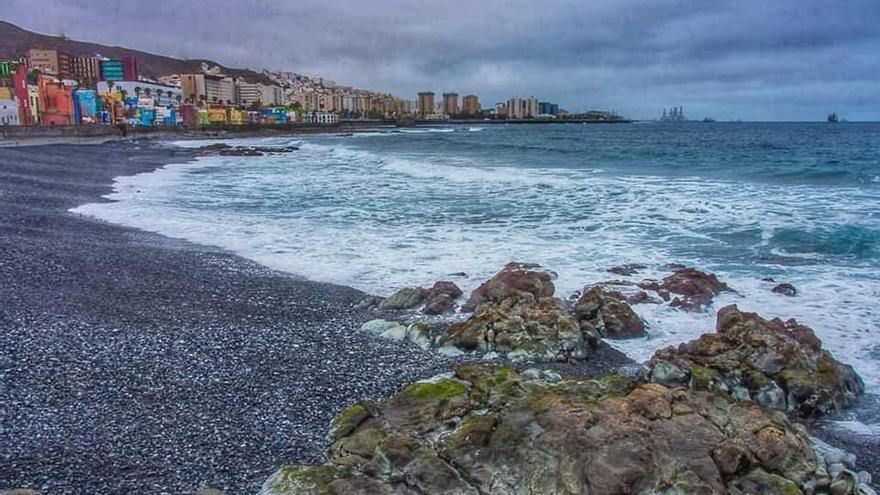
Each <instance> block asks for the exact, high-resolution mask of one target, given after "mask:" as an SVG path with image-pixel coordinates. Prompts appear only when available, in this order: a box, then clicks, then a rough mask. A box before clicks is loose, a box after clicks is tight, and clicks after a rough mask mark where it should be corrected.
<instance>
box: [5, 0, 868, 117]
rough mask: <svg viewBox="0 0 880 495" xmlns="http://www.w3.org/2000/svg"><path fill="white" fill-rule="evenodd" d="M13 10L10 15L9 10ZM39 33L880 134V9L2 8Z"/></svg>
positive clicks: (416, 3)
mask: <svg viewBox="0 0 880 495" xmlns="http://www.w3.org/2000/svg"><path fill="white" fill-rule="evenodd" d="M10 2H11V5H10ZM4 3H5V7H4V9H3V10H2V12H0V16H2V18H3V19H4V20H7V21H10V22H13V23H16V24H19V25H21V26H22V27H25V28H27V29H31V30H35V31H39V32H43V33H47V34H62V33H63V34H66V35H67V36H70V37H72V38H75V39H82V40H88V41H96V42H100V43H105V44H116V45H122V46H128V47H131V48H138V49H142V50H146V51H152V52H156V53H161V54H166V55H172V56H178V57H190V58H211V59H215V60H217V61H219V62H221V63H224V64H226V65H233V66H245V67H249V68H252V69H258V68H264V67H265V68H273V69H283V70H293V71H296V72H300V73H304V74H309V75H320V76H324V77H326V78H329V79H333V80H335V81H338V82H341V83H347V84H353V85H356V86H358V87H364V88H369V89H376V90H382V91H390V92H392V93H394V94H397V95H400V96H404V97H407V98H410V99H414V98H415V94H416V92H417V91H419V90H426V89H430V90H433V91H435V92H437V93H440V92H443V91H456V92H458V93H460V94H465V93H475V94H477V95H479V96H480V99H481V101H482V102H483V104H484V105H487V104H491V103H494V102H495V101H498V100H501V99H506V98H508V97H510V96H522V97H527V96H531V95H534V96H536V97H539V98H541V99H542V100H551V101H557V102H559V103H560V104H562V106H564V107H565V108H567V109H569V110H572V111H578V110H583V109H585V108H588V107H589V108H602V109H614V110H617V111H618V112H619V113H622V114H624V115H628V116H631V117H635V118H650V117H656V116H658V115H659V113H660V111H661V108H662V107H664V106H672V105H684V106H685V112H686V113H687V114H688V115H689V116H690V117H700V118H701V117H703V116H712V117H715V118H718V119H736V118H740V119H743V120H817V119H822V118H823V117H824V115H826V114H827V113H829V112H831V111H836V112H837V113H839V114H841V115H842V116H843V117H845V118H848V119H850V120H880V0H839V1H829V0H724V1H707V0H553V1H551V0H545V1H535V0H532V1H525V0H448V1H442V2H441V1H429V0H371V1H370V0H211V1H195V0H190V1H186V2H182V1H180V0H148V1H139V0H101V1H95V0H5V1H4Z"/></svg>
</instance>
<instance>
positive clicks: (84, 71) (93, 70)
mask: <svg viewBox="0 0 880 495" xmlns="http://www.w3.org/2000/svg"><path fill="white" fill-rule="evenodd" d="M68 67H69V72H70V77H71V78H73V79H76V80H77V81H79V82H80V84H84V85H91V84H94V83H96V82H97V81H99V80H100V79H101V59H100V58H98V57H70V59H69V64H68Z"/></svg>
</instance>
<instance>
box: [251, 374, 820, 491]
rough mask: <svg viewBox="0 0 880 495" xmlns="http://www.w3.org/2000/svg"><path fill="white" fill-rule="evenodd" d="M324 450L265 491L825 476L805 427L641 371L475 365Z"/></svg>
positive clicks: (354, 416)
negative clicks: (567, 374) (561, 371)
mask: <svg viewBox="0 0 880 495" xmlns="http://www.w3.org/2000/svg"><path fill="white" fill-rule="evenodd" d="M332 432H333V433H332V435H331V441H332V444H331V446H330V447H329V449H328V454H327V462H326V463H325V464H322V465H316V466H287V467H284V468H281V469H280V470H279V471H278V472H276V473H275V474H273V475H272V476H271V477H270V478H269V480H267V482H266V483H265V484H264V486H263V490H262V491H261V495H304V494H316V495H322V494H330V493H335V494H339V493H371V494H372V493H377V494H400V495H403V494H416V493H424V494H428V493H430V494H435V493H437V494H473V495H480V494H495V493H498V494H501V493H503V494H508V495H520V494H522V495H525V494H535V493H541V494H578V493H591V494H603V495H623V494H630V493H643V494H648V493H656V494H660V493H663V494H669V495H671V494H685V493H688V494H691V493H692V494H713V493H731V494H740V495H746V494H750V495H751V494H766V495H770V494H773V495H779V494H795V493H804V492H805V491H807V488H808V487H813V486H817V485H818V483H819V479H818V476H819V475H817V474H816V473H817V471H819V466H818V463H817V461H816V456H815V454H814V452H813V450H812V448H811V445H810V440H809V438H808V437H807V435H806V433H805V432H804V430H803V428H798V427H795V426H794V425H792V424H791V423H790V422H789V420H788V419H787V418H786V417H785V416H784V415H781V414H776V413H773V412H771V411H768V410H766V409H763V408H761V407H759V406H757V405H755V404H753V403H749V402H743V403H737V402H734V401H732V400H729V399H726V398H724V397H723V396H718V395H716V394H714V393H711V392H704V391H688V390H685V389H669V388H666V387H664V386H661V385H657V384H648V385H641V386H639V385H638V384H637V383H636V382H634V381H633V380H632V379H629V378H626V377H621V376H606V377H603V378H600V379H597V380H576V379H560V380H556V377H553V381H551V380H546V379H544V377H543V374H542V373H541V372H539V371H537V370H534V371H527V372H524V373H522V374H519V373H517V372H516V371H514V370H513V369H511V368H506V367H496V366H488V365H465V366H461V367H459V368H458V369H457V370H456V372H455V374H454V375H451V376H450V375H448V374H447V375H441V376H440V377H437V378H436V379H433V380H430V381H426V382H417V383H414V384H412V385H410V386H408V387H406V388H404V389H403V391H401V392H400V393H398V394H397V395H395V396H394V397H392V398H390V399H389V400H388V401H387V402H386V403H384V404H381V405H375V404H363V403H362V404H356V405H354V406H351V407H350V408H348V409H346V410H345V411H343V412H342V413H341V414H340V415H339V417H338V418H337V420H336V421H335V422H334V427H333V428H332Z"/></svg>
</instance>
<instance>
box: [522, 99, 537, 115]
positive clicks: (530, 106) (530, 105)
mask: <svg viewBox="0 0 880 495" xmlns="http://www.w3.org/2000/svg"><path fill="white" fill-rule="evenodd" d="M524 103H525V111H524V116H525V118H527V119H531V118H535V117H537V116H538V114H540V111H539V109H538V99H537V98H535V97H534V96H533V97H531V98H529V99H528V100H526V101H525V102H524Z"/></svg>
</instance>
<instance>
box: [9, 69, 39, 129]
mask: <svg viewBox="0 0 880 495" xmlns="http://www.w3.org/2000/svg"><path fill="white" fill-rule="evenodd" d="M12 92H13V93H14V94H15V99H16V100H18V122H19V123H20V124H21V125H31V124H35V122H34V121H33V114H32V113H31V99H30V98H29V96H30V95H28V78H27V67H25V65H24V64H18V68H17V69H16V70H15V73H14V74H13V75H12Z"/></svg>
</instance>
